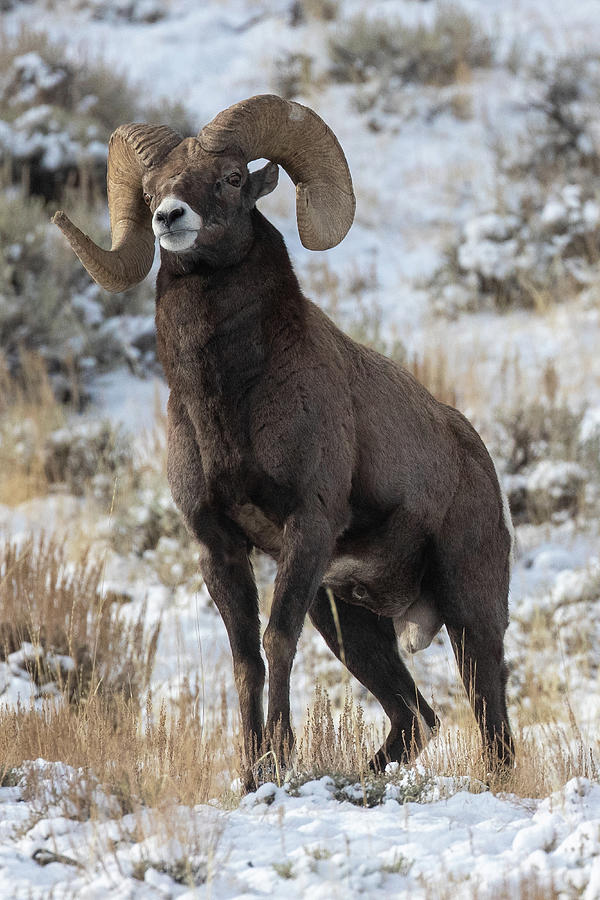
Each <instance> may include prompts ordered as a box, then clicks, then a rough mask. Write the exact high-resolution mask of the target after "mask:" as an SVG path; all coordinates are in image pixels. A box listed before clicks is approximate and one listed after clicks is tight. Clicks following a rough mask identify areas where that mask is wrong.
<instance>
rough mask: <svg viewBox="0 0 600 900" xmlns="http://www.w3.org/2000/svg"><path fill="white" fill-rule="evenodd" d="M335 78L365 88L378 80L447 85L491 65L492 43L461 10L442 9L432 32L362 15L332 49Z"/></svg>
mask: <svg viewBox="0 0 600 900" xmlns="http://www.w3.org/2000/svg"><path fill="white" fill-rule="evenodd" d="M329 53H330V58H331V63H332V67H331V73H332V75H333V77H334V78H336V79H337V80H338V81H342V82H353V83H362V82H365V81H367V80H368V79H369V78H370V77H371V76H373V75H375V74H379V75H383V76H385V77H386V79H388V80H390V79H392V80H394V79H395V80H397V81H398V82H399V83H404V82H420V83H423V84H436V85H444V84H451V83H452V82H454V81H456V80H457V78H458V77H459V76H460V74H461V70H464V69H474V68H481V67H486V66H490V65H492V62H493V45H492V40H491V38H490V37H489V35H487V34H486V33H485V32H484V31H483V29H482V28H481V26H480V25H478V24H477V23H476V22H475V21H474V20H473V19H472V18H471V16H470V15H469V14H468V13H467V12H466V11H464V10H463V9H461V8H460V7H458V6H454V5H446V6H441V7H440V8H439V9H438V10H437V12H436V15H435V18H434V20H433V23H432V24H431V26H428V25H425V24H419V25H406V24H405V23H404V22H402V21H401V20H399V19H396V20H392V21H390V19H388V18H383V17H379V18H368V17H367V16H365V15H362V14H361V15H358V16H356V17H355V18H353V19H352V20H351V21H350V22H349V24H348V25H347V27H346V28H345V29H344V30H343V31H342V32H341V33H340V34H339V35H337V36H336V37H334V38H332V39H331V41H330V43H329Z"/></svg>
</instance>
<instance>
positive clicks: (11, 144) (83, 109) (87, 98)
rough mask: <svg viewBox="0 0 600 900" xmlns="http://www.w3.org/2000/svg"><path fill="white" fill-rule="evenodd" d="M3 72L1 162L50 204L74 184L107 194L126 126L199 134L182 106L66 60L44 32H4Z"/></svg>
mask: <svg viewBox="0 0 600 900" xmlns="http://www.w3.org/2000/svg"><path fill="white" fill-rule="evenodd" d="M0 73H2V74H0V162H1V163H2V164H3V165H4V168H5V170H7V171H8V170H10V171H11V174H12V177H13V178H14V179H15V180H19V181H22V182H24V183H25V184H26V185H27V188H28V190H29V191H30V192H31V193H34V194H39V195H41V196H43V197H45V198H46V199H59V198H60V196H61V193H62V191H63V190H64V188H65V186H66V185H75V184H77V185H79V184H81V185H84V186H86V189H87V190H88V191H89V190H91V191H96V192H99V193H101V194H103V193H104V191H105V171H106V155H107V143H108V138H109V136H110V134H111V132H112V131H113V129H114V128H116V126H117V125H120V124H121V123H123V122H131V121H147V122H152V121H158V122H160V121H165V122H168V123H169V124H170V125H171V126H172V127H174V128H183V129H184V131H186V132H188V133H193V129H192V130H191V131H190V130H189V128H190V126H188V124H187V121H186V119H185V115H184V113H183V110H182V107H181V106H179V105H175V106H166V105H163V106H158V107H157V106H155V105H151V104H148V103H146V102H144V100H143V99H142V98H143V97H144V92H143V91H140V90H138V89H136V87H135V86H133V85H132V84H130V83H129V82H128V81H127V79H126V78H125V77H124V76H123V74H122V73H120V72H118V71H115V69H114V67H109V66H107V65H105V64H104V63H102V62H101V61H100V60H95V61H94V60H89V59H87V60H84V59H81V60H79V61H74V60H73V59H69V60H67V59H66V58H65V52H64V47H63V46H62V45H59V44H54V43H52V41H51V40H50V39H49V38H48V37H47V36H46V35H45V34H43V33H36V32H32V31H29V30H28V31H22V32H21V33H20V34H19V35H18V36H17V37H16V38H15V37H14V36H8V35H6V34H4V35H3V34H1V33H0Z"/></svg>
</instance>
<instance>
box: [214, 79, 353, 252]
mask: <svg viewBox="0 0 600 900" xmlns="http://www.w3.org/2000/svg"><path fill="white" fill-rule="evenodd" d="M198 140H199V142H200V145H201V146H202V148H203V149H204V150H206V151H208V152H211V153H221V152H223V150H224V149H225V148H226V147H228V146H232V145H237V146H238V147H239V148H240V149H241V151H242V153H243V154H244V155H245V157H246V159H247V161H248V162H249V161H250V160H251V159H257V158H259V157H265V158H267V159H270V160H271V161H272V162H275V163H278V164H279V165H281V166H283V168H284V169H285V170H286V172H287V173H288V175H289V176H290V178H291V179H292V181H293V182H294V184H295V185H296V218H297V222H298V231H299V233H300V239H301V240H302V243H303V244H304V246H305V247H308V248H309V249H311V250H326V249H328V248H329V247H334V246H335V245H336V244H338V243H339V242H340V241H341V240H342V239H343V238H344V237H345V235H346V233H347V232H348V229H349V228H350V226H351V224H352V221H353V219H354V211H355V205H356V202H355V198H354V191H353V188H352V178H351V175H350V170H349V168H348V163H347V161H346V157H345V155H344V151H343V150H342V148H341V146H340V143H339V141H338V139H337V138H336V136H335V134H334V133H333V131H332V130H331V128H330V127H329V126H328V125H327V124H326V122H324V121H323V119H321V117H320V116H319V115H317V113H316V112H314V110H312V109H310V107H308V106H303V105H302V104H300V103H296V102H295V101H291V100H284V99H283V98H282V97H278V96H276V95H275V94H258V95H257V96H255V97H250V98H249V99H247V100H242V101H241V102H239V103H236V104H234V105H233V106H230V107H229V108H228V109H225V110H223V112H220V113H219V114H218V115H217V116H216V117H215V118H214V119H213V120H212V122H209V123H208V125H205V126H204V128H203V129H202V131H201V132H200V133H199V135H198Z"/></svg>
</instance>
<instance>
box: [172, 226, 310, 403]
mask: <svg viewBox="0 0 600 900" xmlns="http://www.w3.org/2000/svg"><path fill="white" fill-rule="evenodd" d="M253 224H254V241H253V243H252V246H251V248H250V250H249V252H248V253H247V255H246V256H245V257H244V259H243V260H242V261H241V262H240V263H238V264H237V265H233V266H228V267H223V268H212V267H210V266H208V265H206V264H205V263H196V265H195V266H194V267H193V268H192V269H191V271H184V272H182V274H177V273H176V272H175V271H174V267H173V265H172V264H171V265H168V266H165V265H164V264H163V266H162V267H161V270H160V272H159V275H158V279H157V301H156V326H157V340H158V351H159V356H160V360H161V363H162V365H163V368H164V370H165V374H166V376H167V380H168V381H169V384H170V386H171V387H172V388H178V389H179V390H181V391H184V392H185V393H188V391H192V392H194V393H195V394H196V395H198V393H199V392H200V393H202V395H204V396H206V395H210V394H214V393H215V392H217V393H218V392H219V391H220V392H221V393H223V392H225V393H226V394H229V395H231V396H234V395H235V394H236V393H239V392H242V393H244V392H247V390H248V389H249V386H251V385H252V384H253V383H255V382H256V380H257V379H259V378H260V376H261V374H262V373H263V371H264V370H265V367H266V366H267V365H268V360H269V358H270V357H271V355H272V354H273V353H274V352H279V350H278V348H279V347H280V346H281V344H282V342H285V343H286V344H287V345H289V344H290V341H294V340H297V339H299V338H300V337H301V335H302V333H303V330H304V319H305V309H306V303H307V301H306V300H305V298H304V297H303V295H302V293H301V291H300V288H299V286H298V282H297V279H296V276H295V274H294V271H293V269H292V265H291V263H290V260H289V256H288V253H287V250H286V248H285V244H284V242H283V238H282V237H281V235H280V234H279V232H278V231H277V230H276V229H275V228H274V227H273V226H272V225H270V223H269V222H267V220H266V219H264V217H263V216H262V215H261V214H260V213H258V212H255V214H254V221H253Z"/></svg>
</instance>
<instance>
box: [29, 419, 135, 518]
mask: <svg viewBox="0 0 600 900" xmlns="http://www.w3.org/2000/svg"><path fill="white" fill-rule="evenodd" d="M131 465H132V457H131V450H130V448H129V446H128V445H127V442H126V441H125V439H124V437H123V436H122V435H121V434H119V432H117V431H115V429H114V428H113V426H112V425H111V423H110V422H85V423H80V424H77V423H74V424H73V423H72V424H70V425H68V426H66V427H64V428H60V429H58V430H56V431H53V432H52V434H50V436H49V438H48V439H47V441H46V446H45V452H44V470H45V473H46V477H47V479H48V483H49V484H56V483H64V484H65V485H66V487H67V488H68V490H69V492H70V493H72V494H75V495H76V496H81V495H82V494H84V493H85V491H86V490H90V489H91V491H92V493H94V494H95V495H96V496H98V497H99V499H102V500H105V501H106V500H108V501H110V498H111V495H112V493H113V487H114V484H113V482H114V478H115V477H116V474H117V472H119V471H120V470H121V469H123V468H124V467H126V466H131Z"/></svg>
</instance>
